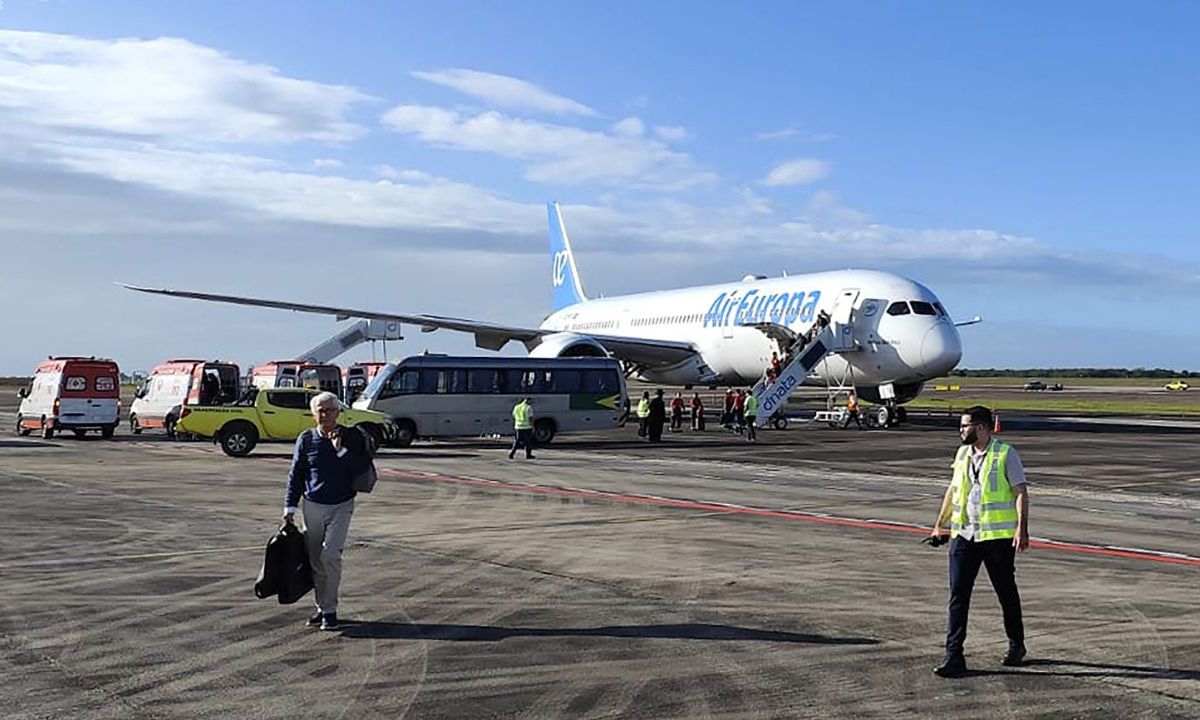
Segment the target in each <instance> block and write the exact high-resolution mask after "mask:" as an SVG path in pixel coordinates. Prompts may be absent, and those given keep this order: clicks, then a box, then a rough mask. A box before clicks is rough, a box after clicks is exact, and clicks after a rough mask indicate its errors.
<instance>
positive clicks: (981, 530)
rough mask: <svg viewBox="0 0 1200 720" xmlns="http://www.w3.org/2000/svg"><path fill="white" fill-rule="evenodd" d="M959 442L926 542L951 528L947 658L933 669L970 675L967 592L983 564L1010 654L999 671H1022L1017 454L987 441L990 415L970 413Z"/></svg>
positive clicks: (1025, 529) (1023, 493) (1024, 513)
mask: <svg viewBox="0 0 1200 720" xmlns="http://www.w3.org/2000/svg"><path fill="white" fill-rule="evenodd" d="M958 430H959V439H960V441H961V442H962V445H961V447H959V449H958V455H957V456H956V457H955V458H954V475H953V478H952V479H951V481H950V487H948V488H947V489H946V495H945V497H944V498H943V499H942V507H941V510H940V511H939V512H938V516H937V520H936V521H935V522H934V523H933V530H932V531H931V532H930V536H931V537H940V536H941V526H942V524H943V523H945V522H947V521H949V523H950V537H951V538H952V539H951V541H950V620H949V629H948V630H947V632H946V657H945V660H943V662H942V664H941V665H939V666H937V667H936V668H934V669H933V672H934V673H936V674H937V675H940V676H941V677H960V676H962V675H963V674H965V673H966V671H967V663H966V658H965V656H964V655H963V645H964V643H965V642H966V639H967V615H968V613H969V611H970V607H971V590H972V589H973V588H974V586H975V576H976V575H977V574H978V573H979V566H980V564H982V565H984V566H985V567H987V571H988V577H989V578H990V579H991V581H992V587H993V588H995V590H996V595H997V597H999V598H1000V607H1001V609H1002V610H1003V612H1004V633H1005V634H1006V635H1007V636H1008V652H1006V653H1005V654H1004V657H1003V658H1002V659H1001V660H1000V663H1001V664H1002V665H1008V666H1013V665H1020V664H1021V661H1022V660H1023V659H1024V657H1025V625H1024V623H1023V621H1022V618H1021V596H1020V594H1019V593H1018V592H1017V580H1016V568H1015V564H1014V561H1015V558H1016V553H1019V552H1024V551H1025V549H1026V548H1028V547H1029V492H1028V490H1027V481H1026V479H1025V469H1024V467H1023V466H1022V465H1021V458H1020V456H1018V455H1017V451H1016V450H1014V449H1013V448H1012V446H1011V445H1008V444H1007V443H1003V442H1000V441H999V440H997V439H995V438H994V437H992V412H991V411H990V410H988V409H987V408H985V407H982V406H979V405H977V406H975V407H973V408H970V409H969V410H967V412H966V413H965V414H964V415H963V416H962V418H961V420H960V422H959V428H958Z"/></svg>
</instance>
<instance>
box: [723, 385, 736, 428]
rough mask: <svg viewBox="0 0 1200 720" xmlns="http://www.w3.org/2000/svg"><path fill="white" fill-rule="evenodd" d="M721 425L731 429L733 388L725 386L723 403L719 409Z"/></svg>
mask: <svg viewBox="0 0 1200 720" xmlns="http://www.w3.org/2000/svg"><path fill="white" fill-rule="evenodd" d="M721 425H723V426H724V427H725V429H726V430H732V429H733V388H725V405H724V408H723V410H722V411H721Z"/></svg>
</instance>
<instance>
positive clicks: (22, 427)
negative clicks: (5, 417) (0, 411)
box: [17, 415, 32, 437]
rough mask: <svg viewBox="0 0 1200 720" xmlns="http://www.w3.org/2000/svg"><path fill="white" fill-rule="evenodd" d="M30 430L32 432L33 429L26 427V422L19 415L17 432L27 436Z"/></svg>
mask: <svg viewBox="0 0 1200 720" xmlns="http://www.w3.org/2000/svg"><path fill="white" fill-rule="evenodd" d="M30 432H32V431H31V430H30V429H29V428H27V427H25V424H24V423H23V422H22V418H21V416H20V415H18V416H17V434H18V435H20V436H21V437H25V436H26V435H28V434H29V433H30Z"/></svg>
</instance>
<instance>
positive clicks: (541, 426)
mask: <svg viewBox="0 0 1200 720" xmlns="http://www.w3.org/2000/svg"><path fill="white" fill-rule="evenodd" d="M554 431H555V427H554V421H553V420H547V419H546V418H542V419H541V420H538V421H537V422H535V423H534V424H533V442H534V443H536V444H538V445H549V444H550V441H551V440H553V439H554Z"/></svg>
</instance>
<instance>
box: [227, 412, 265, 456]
mask: <svg viewBox="0 0 1200 720" xmlns="http://www.w3.org/2000/svg"><path fill="white" fill-rule="evenodd" d="M219 440H220V443H221V449H222V450H224V451H225V454H226V455H228V456H230V457H245V456H246V455H249V454H250V451H251V450H253V449H254V446H255V445H257V444H258V429H257V428H255V427H254V426H253V425H251V424H250V423H248V422H245V421H238V422H231V423H229V425H227V426H225V427H224V428H222V429H221V434H220V436H219Z"/></svg>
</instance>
